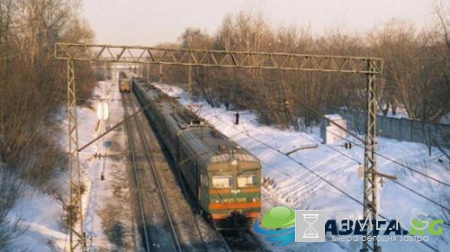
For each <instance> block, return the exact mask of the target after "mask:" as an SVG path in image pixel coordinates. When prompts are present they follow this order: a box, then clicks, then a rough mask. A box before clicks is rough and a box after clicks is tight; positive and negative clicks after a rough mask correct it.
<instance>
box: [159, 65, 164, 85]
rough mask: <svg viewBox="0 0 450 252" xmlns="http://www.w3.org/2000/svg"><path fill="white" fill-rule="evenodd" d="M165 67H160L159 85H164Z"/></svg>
mask: <svg viewBox="0 0 450 252" xmlns="http://www.w3.org/2000/svg"><path fill="white" fill-rule="evenodd" d="M163 76H164V74H163V65H159V84H162V82H163Z"/></svg>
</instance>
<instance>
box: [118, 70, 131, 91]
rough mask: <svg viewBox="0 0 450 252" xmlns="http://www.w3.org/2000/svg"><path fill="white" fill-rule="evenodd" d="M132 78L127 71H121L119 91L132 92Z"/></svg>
mask: <svg viewBox="0 0 450 252" xmlns="http://www.w3.org/2000/svg"><path fill="white" fill-rule="evenodd" d="M131 85H132V78H131V79H130V78H129V76H128V74H126V73H125V72H119V91H120V92H121V93H130V92H131Z"/></svg>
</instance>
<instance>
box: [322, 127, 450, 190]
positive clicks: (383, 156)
mask: <svg viewBox="0 0 450 252" xmlns="http://www.w3.org/2000/svg"><path fill="white" fill-rule="evenodd" d="M329 133H331V134H333V135H335V136H337V137H339V138H341V139H344V140H346V141H348V142H350V143H353V144H354V145H356V146H358V147H360V148H364V146H362V145H360V144H358V143H355V142H353V141H351V140H348V139H347V138H344V137H342V136H339V135H337V134H335V133H333V132H331V131H330V132H329ZM375 154H376V155H378V156H380V157H382V158H384V159H386V160H389V161H391V162H393V163H395V164H397V165H400V166H402V167H404V168H406V169H408V170H410V171H412V172H415V173H417V174H420V175H422V176H424V177H426V178H428V179H431V180H433V181H435V182H437V183H439V184H442V185H445V186H448V187H450V184H448V183H446V182H443V181H441V180H439V179H436V178H434V177H431V176H429V175H427V174H425V173H423V172H421V171H418V170H416V169H414V168H411V167H409V166H407V165H405V164H403V163H401V162H399V161H397V160H395V159H393V158H390V157H388V156H386V155H384V154H382V153H379V152H377V151H375Z"/></svg>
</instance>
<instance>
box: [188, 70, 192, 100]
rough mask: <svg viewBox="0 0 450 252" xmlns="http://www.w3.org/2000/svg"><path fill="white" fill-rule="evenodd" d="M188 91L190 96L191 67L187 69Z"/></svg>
mask: <svg viewBox="0 0 450 252" xmlns="http://www.w3.org/2000/svg"><path fill="white" fill-rule="evenodd" d="M188 91H189V94H192V66H189V67H188Z"/></svg>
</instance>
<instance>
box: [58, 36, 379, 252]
mask: <svg viewBox="0 0 450 252" xmlns="http://www.w3.org/2000/svg"><path fill="white" fill-rule="evenodd" d="M55 58H56V59H61V60H67V66H68V67H67V75H68V81H67V87H68V93H67V94H68V96H67V97H68V114H69V115H68V116H69V175H70V181H69V184H70V209H72V210H69V211H71V212H70V225H71V228H70V230H69V231H70V248H71V251H75V250H77V249H80V250H81V251H86V237H85V235H84V232H83V214H82V205H81V187H82V184H81V177H80V176H81V174H80V165H79V157H78V152H79V151H78V150H79V149H78V130H77V114H76V95H75V71H74V61H100V62H104V63H109V62H114V63H134V64H137V63H138V64H148V65H151V64H155V65H160V78H162V65H181V66H188V67H189V73H190V74H191V71H192V69H191V67H192V66H205V67H228V68H247V69H279V70H288V71H310V72H340V73H355V74H364V75H366V76H367V127H366V139H365V151H364V154H365V155H364V211H363V215H364V219H367V218H368V217H369V216H370V217H372V219H375V218H376V216H377V211H378V206H377V194H378V192H377V181H376V176H378V174H379V173H378V172H377V163H376V156H375V152H376V144H377V143H376V108H377V103H376V89H375V87H376V86H375V76H376V75H377V74H381V73H382V72H383V59H381V58H374V57H351V56H350V57H347V56H334V55H312V54H292V53H269V52H237V51H218V50H196V49H173V48H158V47H145V46H117V45H95V44H78V43H57V44H56V46H55ZM190 74H189V81H188V82H189V83H191V82H192V79H191V78H192V77H191V75H190ZM73 214H74V215H73ZM75 215H76V216H77V217H78V218H79V220H80V224H79V225H76V223H75V220H73V219H72V217H73V216H75ZM369 235H373V230H371V231H370V234H369ZM73 236H76V240H74V239H73ZM369 250H370V251H375V252H379V251H381V248H380V247H379V246H378V245H377V241H376V239H374V241H373V243H372V245H371V244H369V242H368V241H367V240H365V241H364V242H363V248H362V249H361V251H364V252H365V251H369Z"/></svg>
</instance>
